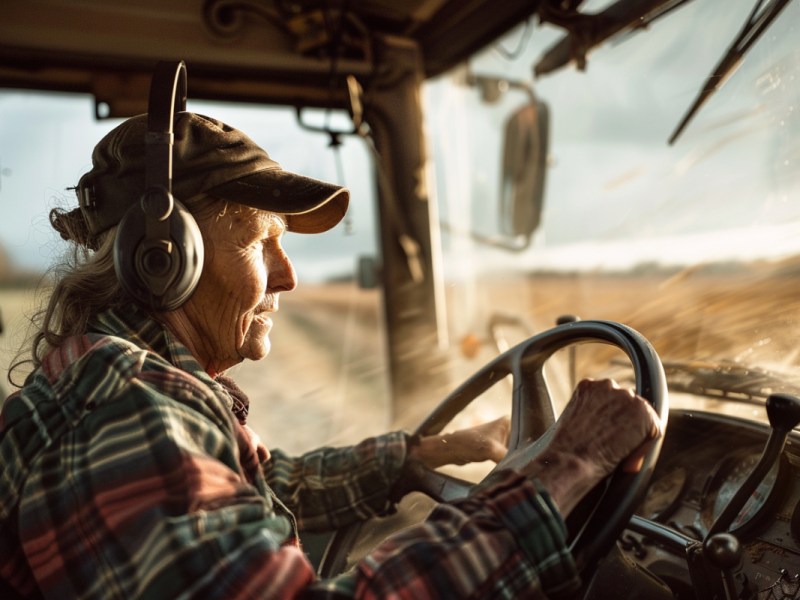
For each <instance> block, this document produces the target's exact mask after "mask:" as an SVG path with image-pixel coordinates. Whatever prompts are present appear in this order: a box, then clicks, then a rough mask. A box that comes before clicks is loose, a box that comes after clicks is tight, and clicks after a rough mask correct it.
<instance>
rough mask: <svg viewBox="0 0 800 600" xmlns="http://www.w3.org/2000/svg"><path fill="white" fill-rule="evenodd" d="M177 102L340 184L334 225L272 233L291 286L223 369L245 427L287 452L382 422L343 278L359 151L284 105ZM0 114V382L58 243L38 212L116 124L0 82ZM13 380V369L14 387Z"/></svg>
mask: <svg viewBox="0 0 800 600" xmlns="http://www.w3.org/2000/svg"><path fill="white" fill-rule="evenodd" d="M189 109H190V110H193V111H195V112H198V113H202V114H208V115H210V116H213V117H215V118H218V119H221V120H223V121H225V122H226V123H228V124H230V125H232V126H234V127H237V128H239V129H242V130H243V131H245V132H246V133H247V134H248V135H249V136H250V137H252V138H253V139H254V140H255V141H256V142H257V143H259V144H260V145H261V146H263V147H264V148H265V149H266V150H267V151H268V152H269V154H270V156H271V157H272V158H274V159H275V160H277V161H278V162H279V163H280V164H281V165H282V166H283V167H284V168H286V169H289V170H293V171H296V172H300V173H303V174H305V175H308V176H311V177H316V178H319V179H326V180H330V181H336V182H338V183H341V184H343V185H346V186H347V187H349V188H350V189H351V204H350V209H349V211H348V215H347V217H346V218H345V220H344V221H343V222H342V223H341V224H340V225H338V226H337V227H336V228H334V229H333V230H331V231H329V232H327V233H325V234H320V235H313V236H304V235H300V234H289V235H288V236H287V237H286V238H285V247H286V250H287V252H288V254H289V256H290V258H291V259H292V261H293V262H294V265H295V269H296V270H297V273H298V279H299V281H300V284H299V286H298V288H297V289H296V290H295V291H293V292H291V293H290V294H285V295H284V297H283V298H282V299H281V304H280V312H279V313H278V314H277V315H275V317H274V319H273V320H274V322H275V325H274V329H273V331H272V334H271V340H272V352H271V354H270V356H269V357H267V358H266V359H265V360H263V361H260V362H257V363H252V362H249V363H244V364H241V365H239V366H237V367H234V368H233V369H232V371H231V373H230V374H231V375H232V376H233V377H234V378H235V379H236V380H237V381H238V382H239V383H240V385H241V386H242V387H243V389H244V390H245V391H246V392H247V393H248V395H250V397H251V402H252V408H251V412H250V415H251V416H250V423H251V426H253V428H254V429H255V430H256V432H257V433H258V434H259V435H261V437H262V438H263V439H264V441H265V442H266V443H267V444H268V445H269V446H272V447H282V448H285V449H287V450H289V451H293V452H298V451H301V450H303V449H305V448H310V447H316V446H319V445H320V444H321V443H332V444H336V443H350V442H355V441H358V440H359V439H361V438H362V437H364V436H365V435H367V434H369V433H372V432H375V433H378V432H380V431H382V430H383V429H384V428H385V427H386V424H387V422H388V414H389V413H388V406H389V401H388V391H387V390H388V386H387V385H386V379H387V369H386V359H385V352H384V351H383V329H382V326H381V321H382V308H381V305H380V303H381V300H380V295H379V292H378V290H377V289H369V290H366V289H361V288H359V286H358V284H357V277H356V275H357V269H358V264H359V260H360V259H362V258H363V257H374V256H375V255H376V253H377V246H376V239H377V238H376V236H375V232H374V222H375V218H374V201H373V197H372V196H373V186H372V180H371V176H370V170H371V169H370V164H369V161H370V159H369V157H368V153H367V150H366V148H364V147H363V144H362V143H361V141H360V140H358V139H355V138H342V140H341V141H342V144H341V145H340V146H338V147H337V148H331V147H330V146H329V138H328V137H327V136H325V135H321V134H319V133H312V132H308V131H305V130H304V129H302V128H301V127H300V126H299V125H298V124H297V122H296V120H295V115H294V111H292V110H291V109H283V108H280V109H279V108H265V107H253V106H238V105H230V104H221V103H209V102H202V101H195V102H192V101H191V99H190V103H189ZM0 113H2V116H3V118H2V119H0V214H2V218H0V319H2V323H3V330H2V332H0V378H2V380H3V382H2V386H3V387H2V390H3V391H4V392H7V391H10V389H13V387H12V386H11V385H10V384H9V383H8V381H7V380H6V374H7V372H8V369H9V365H10V364H11V362H12V361H13V359H14V357H15V356H16V354H17V352H18V351H19V349H20V347H21V346H22V345H23V343H24V341H25V337H26V335H27V334H28V326H27V324H28V320H29V318H30V316H31V315H32V313H33V311H34V307H35V304H34V303H35V299H36V294H35V290H36V288H37V286H38V285H39V284H40V282H46V278H45V279H43V275H44V274H45V273H46V272H47V270H48V269H49V268H50V267H51V266H52V265H53V263H54V261H56V260H57V259H58V257H59V255H60V254H61V253H62V252H63V251H64V249H65V245H64V244H63V242H62V241H61V240H60V239H59V238H58V235H57V234H56V233H55V232H54V231H53V230H52V228H51V227H50V226H49V222H48V218H47V215H48V212H49V211H50V210H51V209H52V208H54V207H74V206H75V205H76V201H75V196H74V193H73V192H71V191H69V190H67V189H66V188H67V187H69V186H73V185H75V184H76V182H77V181H78V179H79V177H80V176H81V175H82V174H83V173H84V172H86V171H87V170H88V169H89V168H91V152H92V148H93V147H94V144H95V143H96V142H97V141H98V140H99V139H100V138H101V137H102V136H103V135H105V134H106V133H107V132H108V131H110V130H111V129H112V128H113V127H115V126H116V125H117V124H118V123H119V122H120V120H118V119H114V120H107V121H96V120H95V119H94V115H93V100H92V99H91V98H90V97H88V96H84V95H72V94H41V93H34V92H0ZM24 376H25V372H24V371H20V372H19V373H17V374H16V375H15V383H20V382H21V380H22V379H24ZM278 423H280V424H281V426H280V427H278V426H277V424H278Z"/></svg>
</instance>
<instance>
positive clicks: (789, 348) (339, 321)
mask: <svg viewBox="0 0 800 600" xmlns="http://www.w3.org/2000/svg"><path fill="white" fill-rule="evenodd" d="M459 293H460V294H461V296H463V293H461V292H459ZM451 296H452V297H451V298H449V300H448V302H449V305H451V306H450V308H452V311H451V313H452V314H451V320H455V318H456V317H457V316H458V314H459V313H458V307H457V306H456V303H457V302H458V299H457V298H458V297H459V296H458V295H457V294H455V293H453V294H451ZM476 298H477V300H476V301H475V304H474V306H475V307H477V309H476V310H477V312H478V313H479V317H480V318H477V319H473V325H472V327H471V329H469V328H467V327H465V328H463V330H460V331H456V330H457V329H458V327H457V326H453V324H452V323H451V327H452V329H453V331H454V333H453V337H452V339H451V340H450V345H451V349H452V352H451V354H452V356H453V365H452V379H453V386H455V385H456V384H457V383H458V382H459V381H460V380H461V379H463V378H464V377H465V376H467V375H469V374H470V373H471V372H473V371H474V370H476V369H477V368H478V367H480V366H481V365H482V364H483V363H484V362H486V361H487V360H488V359H489V358H491V357H492V356H494V355H495V354H496V353H497V347H496V346H495V345H494V344H491V343H489V342H488V341H487V337H488V336H487V333H486V331H485V323H486V322H488V319H489V317H490V316H491V314H493V312H498V311H502V312H503V313H504V314H514V315H516V316H518V317H519V318H520V319H521V322H523V323H525V328H519V327H516V328H514V327H512V328H511V329H510V330H509V335H508V342H509V343H511V344H513V343H515V342H517V341H521V340H522V339H524V337H525V334H526V332H527V333H534V332H539V331H542V330H544V329H547V328H549V327H551V326H552V325H553V324H554V323H555V321H556V319H557V318H558V317H559V316H561V315H565V314H573V315H578V316H580V317H581V318H582V319H608V320H615V321H620V322H623V323H626V324H628V325H630V326H631V327H633V328H634V329H637V330H638V331H640V332H641V333H643V334H644V335H645V336H646V337H647V338H648V339H649V340H650V341H651V343H652V344H653V346H654V348H655V349H656V351H657V352H658V353H659V355H660V356H661V358H662V360H664V361H665V362H668V361H674V360H681V361H686V360H690V359H691V360H694V361H717V362H718V361H721V360H728V361H736V362H737V363H738V364H744V365H758V366H761V367H763V368H769V369H772V370H775V371H779V372H782V373H797V372H800V368H798V367H800V345H799V344H798V333H800V259H790V260H785V261H783V262H776V263H764V264H759V265H749V266H747V267H743V266H729V267H728V268H724V269H723V268H720V267H719V266H717V267H714V268H711V267H696V268H693V269H690V270H684V271H681V272H676V273H672V274H666V275H665V274H654V273H650V274H648V273H638V274H626V275H608V274H594V275H586V274H583V275H581V276H580V277H578V276H576V275H560V274H551V275H541V274H540V275H537V276H536V277H535V278H531V279H530V280H529V281H527V282H524V281H519V280H514V281H511V280H505V279H501V278H498V279H496V280H493V281H486V280H482V281H481V288H480V291H479V292H478V293H476ZM31 301H32V294H31V293H30V292H28V291H20V290H0V311H1V313H2V316H3V321H4V323H5V332H4V333H3V334H2V335H0V372H3V373H5V372H6V371H7V368H8V365H9V363H10V360H11V358H12V357H13V355H14V353H15V352H16V350H17V349H18V348H19V346H20V344H21V343H22V341H23V339H24V334H25V316H26V315H29V314H30V312H31V308H30V306H31ZM452 315H455V317H454V316H452ZM381 320H382V308H381V305H380V295H379V292H377V291H375V290H361V289H358V288H357V287H356V286H355V285H353V284H349V283H336V284H325V285H307V286H305V287H301V288H299V289H298V290H296V291H294V292H292V293H291V294H286V295H284V296H283V297H282V299H281V310H280V311H279V312H278V313H277V314H276V315H274V318H273V321H274V323H275V326H274V329H273V331H272V334H271V336H270V337H271V340H272V346H273V350H272V352H271V354H270V356H269V357H267V358H266V359H265V360H263V361H261V362H258V363H244V364H242V365H239V366H237V367H235V368H234V369H233V370H232V372H231V374H232V375H233V376H234V378H235V379H236V380H237V381H238V382H239V383H240V385H241V386H242V387H243V388H244V389H245V391H247V392H248V394H249V395H250V397H251V402H252V408H251V425H252V426H253V428H254V429H255V430H256V431H257V432H258V433H259V434H260V435H261V436H262V438H264V440H265V442H267V444H268V445H270V446H273V447H282V448H285V449H287V450H289V451H294V452H297V451H301V450H303V449H306V448H309V447H312V446H318V445H320V444H327V443H330V444H338V443H352V442H355V441H357V440H359V439H361V438H363V437H366V436H367V435H371V434H374V433H378V432H381V431H385V430H386V429H387V428H390V427H393V426H394V425H396V424H397V422H398V420H396V418H393V417H392V411H391V406H390V405H389V399H388V391H387V383H386V362H387V361H386V356H385V349H384V343H385V340H384V336H383V332H382V329H381V326H380V323H381ZM456 325H458V323H456ZM467 334H471V337H472V339H473V340H477V344H478V347H477V351H476V352H474V354H475V356H474V357H473V358H466V357H465V356H464V352H462V349H463V344H462V342H463V340H464V339H465V336H466V335H467ZM614 352H615V351H613V349H610V348H608V347H605V346H592V349H591V351H588V350H587V351H584V350H583V348H581V349H579V351H578V353H577V361H578V367H577V372H578V373H579V374H584V375H594V376H597V375H602V374H603V373H604V372H606V371H607V370H608V365H609V361H610V360H611V359H612V358H614V356H615V354H614ZM441 397H442V391H441V390H437V391H433V390H432V393H431V397H430V398H425V399H422V400H421V402H422V403H423V404H424V405H425V406H423V407H422V409H421V412H422V413H423V414H424V413H426V412H427V411H428V410H429V409H430V408H431V407H432V406H434V405H435V404H436V402H437V401H438V400H439V399H440V398H441ZM403 424H404V425H407V423H403Z"/></svg>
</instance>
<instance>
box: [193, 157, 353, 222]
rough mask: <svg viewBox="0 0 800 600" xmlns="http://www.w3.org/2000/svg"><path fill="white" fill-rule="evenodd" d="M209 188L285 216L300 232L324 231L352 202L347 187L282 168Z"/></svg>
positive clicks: (256, 173)
mask: <svg viewBox="0 0 800 600" xmlns="http://www.w3.org/2000/svg"><path fill="white" fill-rule="evenodd" d="M208 191H209V193H211V194H212V195H214V196H217V197H220V198H222V199H224V200H230V201H232V202H238V203H240V204H244V205H246V206H251V207H253V208H258V209H261V210H268V211H270V212H275V213H281V214H283V215H286V221H287V227H288V229H289V231H294V232H297V233H321V232H323V231H327V230H329V229H331V228H333V227H335V226H336V225H337V224H338V223H339V222H340V221H341V220H342V218H343V217H344V215H345V213H346V212H347V205H348V204H349V202H350V192H349V190H348V189H347V188H344V187H342V186H339V185H336V184H333V183H328V182H326V181H320V180H318V179H313V178H311V177H305V176H303V175H297V174H296V173H291V172H289V171H284V170H283V169H280V168H278V169H266V170H263V171H257V172H255V173H252V174H250V175H245V176H244V177H240V178H238V179H235V180H233V181H229V182H227V183H223V184H222V185H218V186H216V187H214V188H212V189H210V190H208Z"/></svg>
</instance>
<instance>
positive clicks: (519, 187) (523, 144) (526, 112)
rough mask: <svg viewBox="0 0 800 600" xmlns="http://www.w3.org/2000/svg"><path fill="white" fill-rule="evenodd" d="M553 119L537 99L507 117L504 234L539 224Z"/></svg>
mask: <svg viewBox="0 0 800 600" xmlns="http://www.w3.org/2000/svg"><path fill="white" fill-rule="evenodd" d="M549 129H550V119H549V111H548V108H547V105H546V104H545V103H544V102H541V101H540V100H537V99H532V100H531V102H530V103H528V104H526V105H524V106H522V107H521V108H519V109H518V110H516V111H515V112H514V113H513V114H512V115H511V116H510V117H509V118H508V120H507V121H506V126H505V132H504V142H503V158H502V166H501V180H500V207H499V208H500V227H501V231H502V233H503V234H504V235H507V236H511V237H514V238H519V237H524V238H525V241H526V243H525V245H526V246H527V243H528V242H530V237H531V236H532V235H533V233H534V232H535V231H536V228H537V227H538V226H539V222H540V220H541V214H542V206H543V204H544V188H545V179H546V168H547V153H548V144H549V137H550V136H549V133H550V131H549Z"/></svg>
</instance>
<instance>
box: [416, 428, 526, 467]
mask: <svg viewBox="0 0 800 600" xmlns="http://www.w3.org/2000/svg"><path fill="white" fill-rule="evenodd" d="M510 430H511V422H510V421H509V419H508V417H500V418H499V419H496V420H494V421H490V422H489V423H483V424H482V425H478V426H476V427H471V428H469V429H462V430H460V431H455V432H453V433H446V434H443V435H430V436H425V437H423V438H421V439H420V441H419V444H417V445H414V446H412V447H411V448H410V449H409V457H410V458H414V459H416V460H418V461H419V462H421V463H422V464H423V465H425V466H426V467H428V468H429V469H435V468H437V467H441V466H442V465H465V464H467V463H473V462H483V461H485V460H491V461H494V462H499V461H500V460H501V459H502V458H503V457H504V456H505V455H506V452H508V433H509V431H510Z"/></svg>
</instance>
